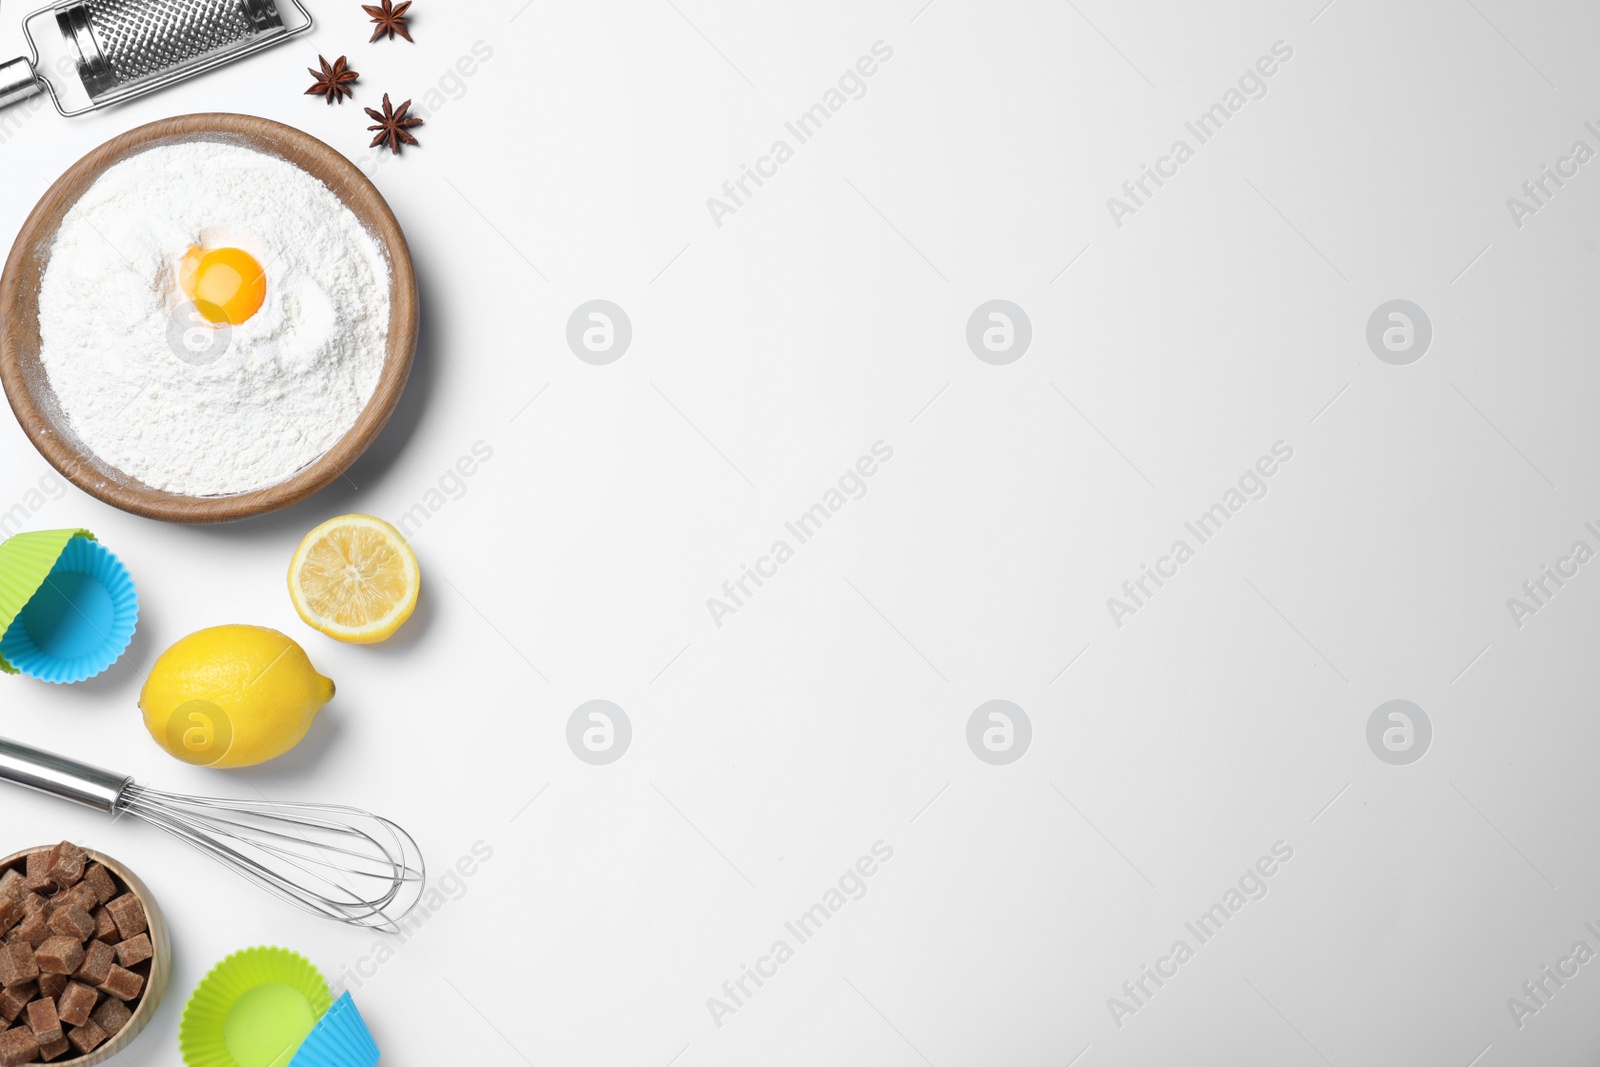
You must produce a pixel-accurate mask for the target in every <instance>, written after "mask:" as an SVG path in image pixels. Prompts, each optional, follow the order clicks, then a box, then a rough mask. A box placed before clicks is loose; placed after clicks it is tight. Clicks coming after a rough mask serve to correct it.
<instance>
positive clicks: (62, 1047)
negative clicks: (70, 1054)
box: [39, 1034, 72, 1063]
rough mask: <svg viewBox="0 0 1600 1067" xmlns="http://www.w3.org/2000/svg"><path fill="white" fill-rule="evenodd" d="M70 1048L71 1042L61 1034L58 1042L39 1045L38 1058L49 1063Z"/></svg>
mask: <svg viewBox="0 0 1600 1067" xmlns="http://www.w3.org/2000/svg"><path fill="white" fill-rule="evenodd" d="M70 1048H72V1042H70V1041H68V1040H67V1038H66V1035H65V1034H63V1035H62V1036H61V1040H60V1041H52V1042H50V1043H49V1044H48V1045H46V1044H40V1045H39V1058H40V1059H41V1060H44V1061H45V1062H46V1063H49V1062H50V1061H51V1060H53V1059H56V1058H57V1057H59V1056H60V1055H61V1054H62V1053H63V1052H66V1051H67V1050H68V1049H70Z"/></svg>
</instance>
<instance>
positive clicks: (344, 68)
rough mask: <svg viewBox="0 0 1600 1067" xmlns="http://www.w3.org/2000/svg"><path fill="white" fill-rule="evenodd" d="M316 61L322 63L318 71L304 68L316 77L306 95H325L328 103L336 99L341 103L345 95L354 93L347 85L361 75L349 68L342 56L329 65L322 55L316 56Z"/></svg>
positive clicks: (313, 68)
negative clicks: (314, 82) (320, 69)
mask: <svg viewBox="0 0 1600 1067" xmlns="http://www.w3.org/2000/svg"><path fill="white" fill-rule="evenodd" d="M317 62H319V63H321V64H322V71H321V72H320V73H319V72H318V71H317V69H316V68H315V67H307V68H306V70H308V71H310V72H311V76H312V77H313V78H315V79H317V81H316V84H315V85H313V86H312V87H311V88H309V89H307V90H306V95H307V96H326V97H327V98H328V103H330V104H331V103H333V102H334V101H335V100H337V101H339V103H341V104H342V103H344V98H345V97H347V96H354V95H355V94H354V93H352V92H351V91H350V88H349V86H350V83H351V82H353V81H355V80H356V79H357V78H359V77H361V75H360V74H359V73H357V72H356V71H353V70H351V69H350V68H349V64H348V62H347V61H346V59H345V57H344V56H340V57H339V58H338V59H337V60H335V61H334V64H333V66H331V67H330V66H329V65H328V61H327V60H326V59H324V58H323V57H322V56H318V57H317Z"/></svg>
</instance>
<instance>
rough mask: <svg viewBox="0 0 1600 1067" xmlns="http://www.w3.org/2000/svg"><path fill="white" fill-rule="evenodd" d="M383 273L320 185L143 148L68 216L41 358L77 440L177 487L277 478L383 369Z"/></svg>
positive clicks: (352, 416) (208, 149) (365, 396)
mask: <svg viewBox="0 0 1600 1067" xmlns="http://www.w3.org/2000/svg"><path fill="white" fill-rule="evenodd" d="M388 330H389V266H388V262H387V260H386V259H385V256H384V253H383V250H382V248H381V247H380V246H379V244H378V242H377V241H376V240H375V239H374V238H373V236H372V235H371V234H370V233H368V231H367V230H366V229H365V227H363V226H362V225H361V223H360V221H359V220H358V219H357V218H356V216H355V214H354V213H353V212H351V211H350V209H349V208H347V207H345V206H344V204H343V203H341V202H340V200H339V198H338V197H336V196H335V195H334V194H333V192H332V191H330V190H329V189H328V187H327V186H325V185H323V184H322V183H321V182H320V181H318V180H317V179H316V178H313V177H312V176H311V175H310V174H307V173H306V172H305V171H303V170H301V169H300V168H299V167H296V166H294V165H293V164H291V163H289V162H286V161H285V160H282V159H279V158H277V157H275V156H270V155H266V154H264V153H261V152H257V151H254V150H252V149H249V148H243V147H239V146H237V145H232V144H224V143H220V142H213V141H196V142H190V143H185V144H177V145H169V146H164V147H159V148H152V149H149V150H147V151H144V152H141V153H139V154H138V155H135V156H132V157H130V158H128V159H126V160H124V161H122V162H121V163H118V164H117V165H116V166H114V167H111V168H110V169H108V170H107V171H106V172H105V173H104V174H102V175H101V176H100V178H99V180H97V181H96V182H95V183H94V184H93V185H92V186H91V187H90V188H89V190H88V191H87V192H86V193H84V195H83V197H82V198H81V199H80V200H79V201H78V202H77V204H76V205H75V206H74V207H73V208H72V209H71V210H69V211H68V212H67V215H66V217H65V219H64V220H63V221H62V224H61V228H60V230H59V232H58V233H57V236H56V239H55V243H54V244H53V245H52V246H51V249H50V259H49V263H48V265H47V266H46V268H45V271H44V274H43V277H42V279H41V282H40V287H39V337H40V342H41V343H40V362H41V363H42V365H43V367H44V370H45V374H46V376H47V378H48V379H49V383H50V387H51V390H52V391H53V392H54V393H55V396H56V399H57V400H58V401H59V403H60V407H61V411H62V414H63V415H64V416H65V419H66V422H67V426H68V428H69V429H70V431H71V432H72V434H73V435H74V436H76V437H77V439H78V440H79V442H81V443H82V445H83V446H84V447H85V448H87V449H88V450H90V451H92V452H93V453H95V454H96V455H97V456H99V457H100V458H101V459H102V460H104V461H105V462H106V463H107V464H109V465H110V466H112V467H115V468H117V469H118V470H120V471H122V472H123V473H124V474H127V475H130V476H132V477H134V478H137V479H138V480H139V481H141V482H143V483H144V484H146V485H148V486H150V487H152V488H155V489H162V490H166V491H168V492H173V493H179V494H182V495H185V496H228V495H232V494H236V493H243V492H249V491H251V490H255V489H262V488H265V487H267V486H271V485H276V484H278V483H280V482H282V481H284V480H286V479H288V478H289V477H291V476H292V475H294V474H295V473H296V472H298V471H300V470H302V469H304V468H305V467H306V466H307V465H309V464H311V463H313V462H315V461H316V460H317V459H319V458H320V457H321V456H322V455H323V454H324V453H326V452H327V451H328V450H329V449H330V448H332V447H333V446H334V445H335V444H336V443H337V442H338V441H339V439H340V438H341V437H343V436H344V435H345V433H346V432H347V431H348V430H349V429H350V428H351V426H353V425H354V423H355V422H356V420H357V419H358V418H359V416H360V415H361V412H362V411H363V410H364V409H365V408H366V406H367V402H368V401H369V400H370V399H371V398H372V394H373V392H374V391H375V390H376V388H377V385H378V379H379V377H380V374H381V372H382V370H383V365H384V361H385V356H386V352H387V345H386V341H387V337H388Z"/></svg>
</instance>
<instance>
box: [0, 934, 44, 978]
mask: <svg viewBox="0 0 1600 1067" xmlns="http://www.w3.org/2000/svg"><path fill="white" fill-rule="evenodd" d="M38 977H39V965H38V963H37V962H36V961H35V960H34V958H33V950H32V949H31V948H29V947H28V943H27V942H26V941H19V942H17V943H16V944H14V945H7V946H6V948H5V951H4V952H0V986H4V987H5V988H6V989H10V988H11V987H13V986H19V985H28V984H29V983H31V982H32V981H33V980H34V979H35V978H38Z"/></svg>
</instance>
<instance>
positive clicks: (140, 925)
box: [106, 893, 150, 941]
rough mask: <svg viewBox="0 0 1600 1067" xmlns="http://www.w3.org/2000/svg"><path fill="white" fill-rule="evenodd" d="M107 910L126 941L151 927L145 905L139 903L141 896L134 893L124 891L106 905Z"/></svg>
mask: <svg viewBox="0 0 1600 1067" xmlns="http://www.w3.org/2000/svg"><path fill="white" fill-rule="evenodd" d="M106 910H107V911H109V912H110V913H111V918H112V920H113V921H114V922H115V923H116V924H117V931H118V932H119V933H121V934H122V939H123V940H124V941H126V940H127V939H128V938H130V937H135V936H137V935H139V934H142V933H144V932H145V931H146V930H148V929H150V924H149V923H148V922H146V921H145V917H144V905H143V904H140V903H139V898H138V897H136V896H134V895H133V894H132V893H124V894H122V895H121V896H120V897H118V898H117V899H115V900H113V901H111V903H109V904H107V905H106Z"/></svg>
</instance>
